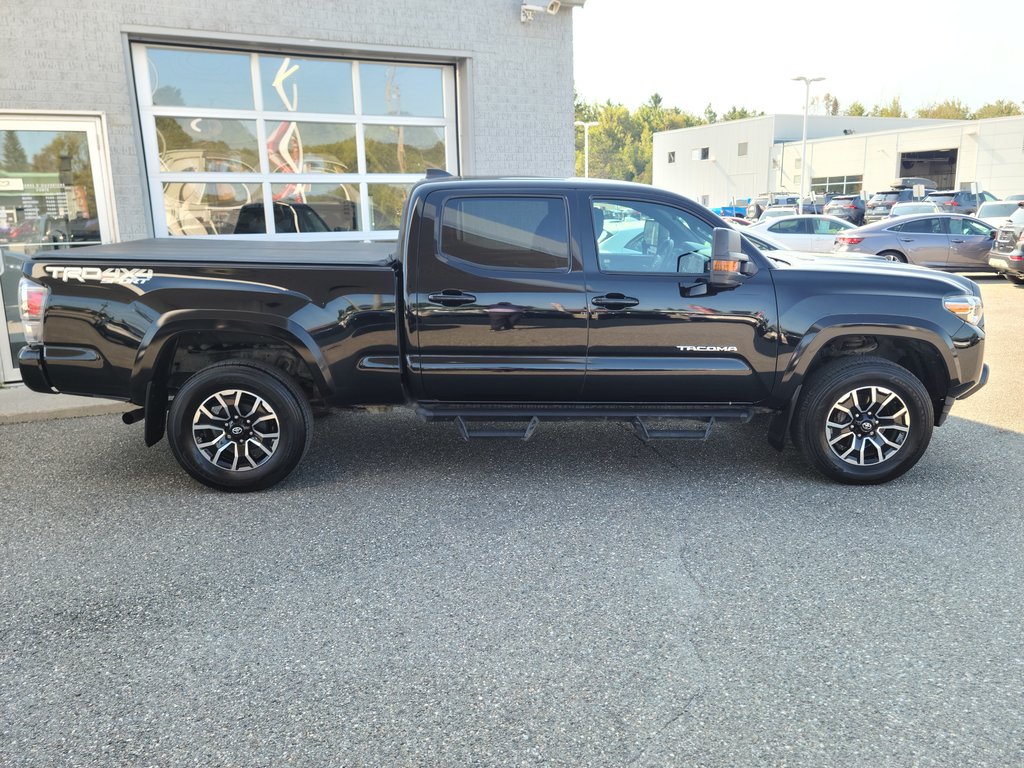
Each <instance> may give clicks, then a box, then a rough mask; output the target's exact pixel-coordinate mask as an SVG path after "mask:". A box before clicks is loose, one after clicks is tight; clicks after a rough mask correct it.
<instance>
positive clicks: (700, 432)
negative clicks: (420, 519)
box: [416, 404, 754, 443]
mask: <svg viewBox="0 0 1024 768" xmlns="http://www.w3.org/2000/svg"><path fill="white" fill-rule="evenodd" d="M416 414H417V415H418V416H419V417H420V418H421V419H423V420H424V421H454V422H455V425H456V427H457V428H458V430H459V434H460V436H461V437H462V439H463V440H475V439H479V438H505V439H513V440H524V441H525V440H529V439H530V438H531V437H533V434H534V432H536V430H537V426H538V425H539V424H540V422H541V421H594V420H597V421H622V422H627V423H629V424H632V426H633V429H634V431H635V432H636V434H637V437H639V438H640V439H641V440H643V441H644V442H645V443H646V442H650V441H652V440H706V439H707V437H708V435H710V434H711V430H712V429H713V428H714V426H715V423H716V422H718V421H731V422H738V423H746V422H748V421H750V420H751V419H752V418H753V416H754V409H753V408H746V407H740V406H737V407H718V408H715V407H707V408H701V407H696V408H695V407H678V408H677V407H671V406H668V407H665V406H657V407H651V408H645V407H643V406H640V407H635V408H623V407H621V406H600V405H597V406H579V407H573V406H551V407H545V406H524V407H515V406H508V407H501V406H498V407H495V406H488V405H479V406H477V405H473V404H465V405H455V404H453V405H447V404H446V405H429V406H428V405H420V406H418V407H417V408H416ZM654 419H657V420H664V419H676V420H684V421H697V422H703V425H702V426H701V427H700V428H697V429H664V428H655V427H653V426H652V425H651V423H650V422H651V420H654ZM524 420H525V421H526V422H527V423H526V424H525V425H524V426H516V427H510V428H507V429H496V428H474V427H473V426H471V425H472V424H473V423H474V422H515V421H524Z"/></svg>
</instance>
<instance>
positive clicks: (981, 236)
mask: <svg viewBox="0 0 1024 768" xmlns="http://www.w3.org/2000/svg"><path fill="white" fill-rule="evenodd" d="M994 237H995V230H993V229H992V227H990V226H989V225H988V224H986V223H985V222H983V221H979V220H978V219H975V218H972V217H970V216H957V215H951V214H948V213H940V214H935V215H931V216H929V215H923V216H902V217H900V218H898V219H885V220H883V221H877V222H875V223H874V224H866V225H865V226H863V227H857V228H856V229H849V230H847V231H846V232H842V233H841V234H839V235H838V236H837V237H836V245H835V248H834V249H833V250H835V251H836V252H837V253H872V254H877V255H879V256H882V257H884V258H886V259H888V260H889V261H899V262H904V263H910V264H920V265H921V266H925V267H934V268H935V269H943V270H946V271H948V272H974V271H978V272H991V271H992V269H991V267H989V264H988V252H989V250H990V249H991V247H992V241H993V238H994Z"/></svg>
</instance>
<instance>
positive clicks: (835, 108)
mask: <svg viewBox="0 0 1024 768" xmlns="http://www.w3.org/2000/svg"><path fill="white" fill-rule="evenodd" d="M822 103H823V104H824V105H825V114H826V115H838V114H839V99H837V98H836V97H835V96H833V95H832V94H831V93H826V94H825V95H824V97H823V98H822Z"/></svg>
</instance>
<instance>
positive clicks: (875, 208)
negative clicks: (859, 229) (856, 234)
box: [864, 189, 934, 224]
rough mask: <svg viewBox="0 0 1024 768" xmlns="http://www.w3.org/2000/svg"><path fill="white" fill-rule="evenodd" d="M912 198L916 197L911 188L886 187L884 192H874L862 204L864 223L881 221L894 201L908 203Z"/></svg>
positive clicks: (889, 210)
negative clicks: (864, 203) (865, 203)
mask: <svg viewBox="0 0 1024 768" xmlns="http://www.w3.org/2000/svg"><path fill="white" fill-rule="evenodd" d="M927 191H929V192H931V191H934V190H927ZM914 200H916V198H915V197H914V190H912V189H887V190H886V191H884V192H876V193H875V194H874V195H872V196H871V199H870V200H868V202H867V205H865V206H864V223H865V224H870V223H872V222H875V221H881V220H882V219H884V218H885V217H886V216H888V215H889V213H890V212H891V211H892V207H893V206H894V205H896V203H909V202H913V201H914Z"/></svg>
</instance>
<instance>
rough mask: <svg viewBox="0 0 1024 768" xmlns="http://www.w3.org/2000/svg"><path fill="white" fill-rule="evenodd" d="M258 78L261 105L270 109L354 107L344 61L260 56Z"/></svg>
mask: <svg viewBox="0 0 1024 768" xmlns="http://www.w3.org/2000/svg"><path fill="white" fill-rule="evenodd" d="M260 81H261V85H262V88H263V108H264V109H266V110H270V111H271V112H328V113H331V114H343V115H350V114H352V113H353V112H354V111H355V108H354V107H353V101H352V65H351V64H350V63H349V62H347V61H324V60H322V59H298V58H293V57H279V56H260Z"/></svg>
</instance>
